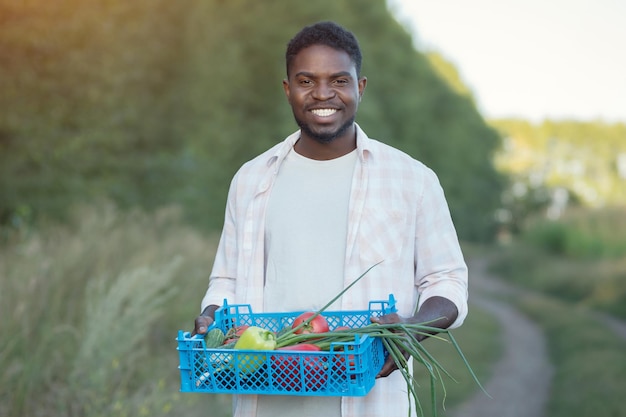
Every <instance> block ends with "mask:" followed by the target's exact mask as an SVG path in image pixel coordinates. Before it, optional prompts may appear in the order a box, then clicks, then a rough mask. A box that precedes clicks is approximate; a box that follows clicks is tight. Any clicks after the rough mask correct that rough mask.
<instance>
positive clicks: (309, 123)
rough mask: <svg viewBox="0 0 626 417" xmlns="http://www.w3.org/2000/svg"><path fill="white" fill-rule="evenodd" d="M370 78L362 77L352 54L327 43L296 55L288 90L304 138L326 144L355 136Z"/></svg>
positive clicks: (287, 84) (287, 83) (284, 84)
mask: <svg viewBox="0 0 626 417" xmlns="http://www.w3.org/2000/svg"><path fill="white" fill-rule="evenodd" d="M365 84H366V79H365V78H358V75H357V73H356V67H355V64H354V62H353V61H352V60H351V59H350V56H349V55H348V54H347V53H346V52H344V51H342V50H338V49H334V48H331V47H329V46H325V45H312V46H309V47H308V48H305V49H303V50H302V51H300V52H299V53H298V55H296V56H295V58H294V59H293V61H292V63H291V66H290V67H289V78H288V79H287V80H285V81H283V86H284V88H285V94H287V99H288V100H289V104H290V105H291V109H292V111H293V115H294V118H295V119H296V122H297V123H298V126H300V129H301V131H302V132H301V135H302V136H301V138H303V139H305V140H308V139H313V140H315V141H317V142H319V143H322V144H326V143H330V142H333V141H336V140H341V139H348V138H349V139H350V140H353V139H354V128H353V126H354V119H355V117H356V111H357V108H358V106H359V101H360V98H361V95H362V94H363V91H364V89H365Z"/></svg>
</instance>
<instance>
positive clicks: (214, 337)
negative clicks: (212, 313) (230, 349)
mask: <svg viewBox="0 0 626 417" xmlns="http://www.w3.org/2000/svg"><path fill="white" fill-rule="evenodd" d="M222 343H224V332H223V331H222V330H221V329H213V330H209V331H208V332H207V334H205V335H204V344H205V346H206V347H207V349H213V348H216V347H219V346H221V345H222Z"/></svg>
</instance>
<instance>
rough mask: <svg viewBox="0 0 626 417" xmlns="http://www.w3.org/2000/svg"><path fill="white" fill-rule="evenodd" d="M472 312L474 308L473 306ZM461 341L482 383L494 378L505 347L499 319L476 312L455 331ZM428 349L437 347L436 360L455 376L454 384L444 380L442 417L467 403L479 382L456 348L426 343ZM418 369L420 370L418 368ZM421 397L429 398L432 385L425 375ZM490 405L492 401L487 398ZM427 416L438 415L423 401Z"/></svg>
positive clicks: (419, 382)
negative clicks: (493, 371)
mask: <svg viewBox="0 0 626 417" xmlns="http://www.w3.org/2000/svg"><path fill="white" fill-rule="evenodd" d="M470 308H472V306H470ZM451 333H453V335H454V338H455V339H456V340H457V342H458V343H459V345H460V346H461V349H462V350H463V354H464V355H465V357H466V358H467V360H468V362H469V363H470V365H471V366H472V369H473V370H474V372H475V374H476V376H477V377H478V379H479V381H480V382H481V383H484V382H485V381H487V380H488V379H489V377H490V375H491V372H492V368H493V365H494V364H495V363H496V362H497V361H496V360H494V358H498V357H499V356H500V355H501V354H502V346H501V343H499V339H500V329H499V328H498V323H497V321H496V319H495V318H494V317H493V316H491V315H490V314H488V313H486V312H485V311H482V310H480V309H478V308H475V309H474V308H472V311H471V314H469V315H468V317H467V319H466V321H465V322H464V323H463V326H461V327H460V328H458V329H454V330H452V331H451ZM423 343H424V346H425V347H426V349H429V350H430V349H431V347H430V346H431V343H432V344H433V346H434V344H437V348H436V351H433V354H434V356H435V357H436V358H437V360H438V361H439V362H441V363H442V364H443V365H444V367H445V368H446V370H447V371H448V372H449V373H450V375H452V377H453V378H454V380H450V379H449V378H448V377H447V376H445V375H444V376H442V378H443V379H444V381H443V382H444V383H445V388H446V389H445V392H443V390H442V389H441V387H438V392H437V401H438V403H439V407H438V413H439V415H445V414H444V413H445V410H450V409H452V408H454V407H455V406H457V405H459V404H461V403H462V402H463V401H465V400H467V399H468V398H469V397H470V396H471V395H472V394H474V392H476V391H478V390H479V388H478V387H477V385H476V382H475V381H474V380H473V379H472V377H471V376H470V374H469V373H468V372H467V368H466V367H465V364H464V363H463V361H462V360H461V358H459V355H458V353H457V352H456V350H455V349H454V348H453V346H452V345H451V344H450V345H447V344H443V343H441V342H440V341H434V340H431V341H428V339H427V340H425V341H424V342H423ZM414 369H418V368H417V366H416V367H415V368H414ZM415 381H416V382H417V389H418V393H419V392H422V391H423V392H422V394H420V395H423V396H424V398H429V395H430V392H429V390H430V382H429V379H428V375H426V373H425V372H419V373H417V372H416V374H415ZM485 400H486V401H488V397H487V396H485ZM422 407H423V408H424V415H425V416H430V415H434V414H433V413H432V411H431V408H432V405H431V402H430V401H422Z"/></svg>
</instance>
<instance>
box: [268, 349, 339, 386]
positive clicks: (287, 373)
mask: <svg viewBox="0 0 626 417" xmlns="http://www.w3.org/2000/svg"><path fill="white" fill-rule="evenodd" d="M276 350H277V351H299V352H317V351H320V350H321V349H320V347H319V346H316V345H314V344H311V343H300V344H297V345H292V346H285V347H281V348H278V349H276ZM271 363H272V369H273V370H274V381H275V382H276V383H277V384H278V385H280V386H281V387H283V388H285V389H286V390H287V391H302V387H303V383H304V387H305V389H306V390H307V391H317V390H319V389H321V388H323V387H324V386H325V385H326V381H327V379H328V375H327V373H326V370H327V368H328V366H327V364H326V360H325V359H324V358H323V357H319V356H313V355H306V354H298V355H274V356H273V357H272V362H271ZM301 366H302V367H303V370H304V375H303V374H302V373H301V372H300V367H301ZM303 378H304V380H303Z"/></svg>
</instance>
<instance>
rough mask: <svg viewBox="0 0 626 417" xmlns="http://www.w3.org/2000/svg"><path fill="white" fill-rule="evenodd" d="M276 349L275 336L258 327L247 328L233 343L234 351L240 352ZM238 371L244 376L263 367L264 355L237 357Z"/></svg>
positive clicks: (242, 355)
mask: <svg viewBox="0 0 626 417" xmlns="http://www.w3.org/2000/svg"><path fill="white" fill-rule="evenodd" d="M275 348H276V335H275V334H274V333H273V332H271V331H269V330H266V329H263V328H261V327H258V326H250V327H248V328H247V329H246V330H245V331H244V332H243V333H242V334H241V336H239V340H237V343H235V349H240V350H274V349H275ZM237 357H238V359H239V370H240V371H241V372H243V373H244V374H251V373H253V372H254V371H256V370H257V369H259V368H260V367H261V365H263V362H264V361H263V358H264V355H250V354H240V355H237Z"/></svg>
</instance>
